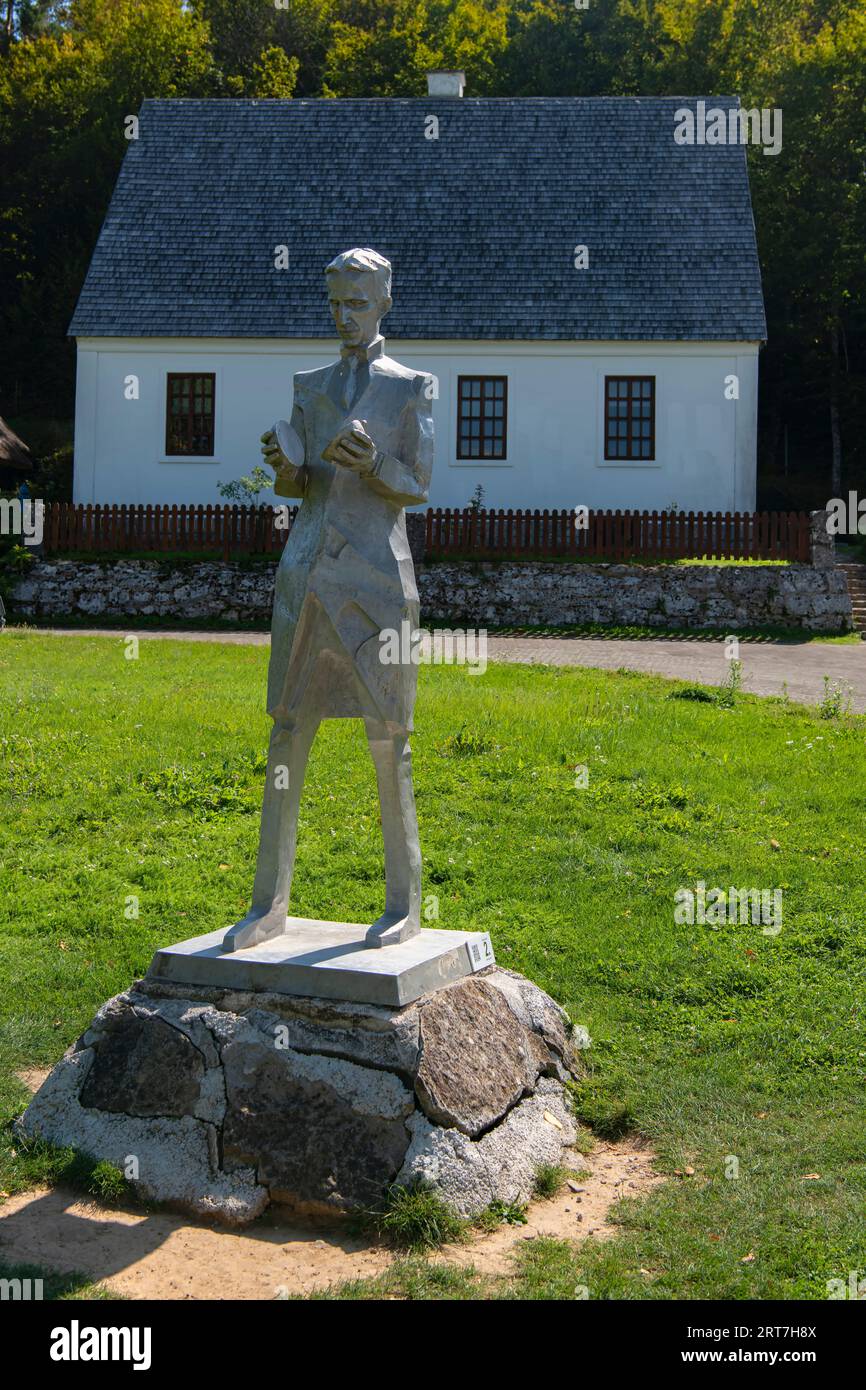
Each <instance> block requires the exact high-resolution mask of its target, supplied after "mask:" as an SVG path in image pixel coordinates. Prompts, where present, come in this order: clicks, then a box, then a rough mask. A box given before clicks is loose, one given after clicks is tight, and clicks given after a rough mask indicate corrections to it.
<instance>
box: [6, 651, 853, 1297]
mask: <svg viewBox="0 0 866 1390" xmlns="http://www.w3.org/2000/svg"><path fill="white" fill-rule="evenodd" d="M124 650H125V647H124V642H123V640H122V638H120V637H118V638H116V639H115V638H84V637H69V638H52V637H47V636H41V635H38V634H33V633H15V632H7V633H6V634H4V635H3V636H2V637H0V747H2V753H3V759H2V764H0V792H2V800H3V806H4V815H3V820H2V831H0V917H2V926H3V930H2V932H0V1068H2V1092H0V1101H2V1109H3V1115H4V1119H5V1120H9V1119H10V1118H11V1117H12V1116H13V1115H14V1114H16V1113H18V1112H19V1111H20V1110H21V1108H22V1107H23V1104H24V1101H25V1099H26V1094H25V1091H24V1088H23V1086H22V1085H21V1084H20V1083H19V1082H18V1081H17V1080H16V1079H15V1077H14V1070H15V1069H16V1068H18V1067H22V1066H27V1065H30V1066H33V1065H40V1064H41V1065H46V1066H47V1065H49V1064H51V1063H53V1062H54V1061H55V1060H56V1059H57V1058H58V1057H59V1055H60V1054H61V1052H62V1051H63V1049H64V1048H65V1047H66V1046H67V1045H68V1044H69V1043H70V1042H71V1041H72V1040H73V1039H74V1038H75V1037H76V1035H77V1034H78V1033H79V1032H80V1031H81V1030H82V1029H83V1028H84V1027H85V1026H86V1025H87V1023H88V1022H89V1020H90V1018H91V1016H92V1014H93V1012H94V1010H95V1009H96V1007H97V1006H98V1005H99V1004H100V1003H101V1002H102V1001H103V1000H104V999H105V998H106V997H107V996H109V995H111V994H113V993H116V992H118V991H119V990H121V989H123V988H125V987H126V986H127V985H128V984H129V983H130V982H131V981H132V980H133V979H134V978H136V977H137V976H140V975H141V974H142V972H143V971H144V970H145V969H146V968H147V965H148V962H149V960H150V957H151V954H152V952H153V950H154V948H155V947H156V946H158V945H161V944H164V943H166V942H170V941H173V940H177V939H180V938H182V937H183V936H188V935H193V934H198V933H201V932H206V931H211V930H214V929H215V928H218V927H220V926H223V925H225V924H226V923H228V922H229V921H230V920H232V918H233V917H235V916H236V915H237V914H238V913H239V912H240V911H241V910H242V909H244V908H245V906H246V904H247V894H248V892H249V888H250V884H251V877H252V863H253V856H254V852H255V845H256V837H257V817H258V805H259V797H260V790H261V782H262V775H263V770H264V751H265V746H266V740H267V734H268V721H267V718H266V716H265V714H264V712H263V700H264V686H265V672H266V666H267V657H268V653H267V650H266V649H265V648H261V647H231V646H220V645H217V644H210V643H207V644H199V643H196V644H195V645H192V644H183V643H172V642H167V641H158V642H149V641H146V640H144V641H142V642H141V646H140V655H139V658H138V660H134V661H129V660H126V659H125V658H124ZM792 659H793V660H795V659H796V657H795V656H794V655H793V651H792ZM681 690H682V687H680V686H677V685H676V684H675V683H672V682H668V681H665V680H662V679H660V678H653V677H645V676H637V675H635V676H630V675H627V674H610V673H603V672H594V671H588V670H578V669H551V668H540V667H525V666H523V667H507V666H500V665H492V666H490V667H489V668H488V670H487V673H486V674H485V675H484V676H471V675H469V674H468V673H467V672H466V671H465V670H464V669H459V668H456V669H455V668H451V669H442V668H435V669H432V668H422V669H421V672H420V686H419V698H418V707H417V713H416V723H417V726H418V732H417V734H416V735H415V739H414V756H415V768H416V783H417V797H418V811H419V818H420V822H421V832H422V847H423V850H424V856H425V889H424V891H425V894H436V895H437V896H438V898H439V903H440V919H439V923H438V925H441V926H444V927H472V928H476V929H481V930H489V931H490V932H491V934H492V937H493V942H494V947H495V950H496V954H497V958H498V960H499V961H500V963H501V964H503V965H507V966H510V967H513V968H514V969H517V970H520V971H523V972H524V973H525V974H527V975H529V976H530V977H531V978H532V979H534V980H536V981H537V982H538V983H539V984H540V985H541V986H542V987H543V988H545V989H547V990H549V991H550V992H551V993H552V994H553V995H555V996H556V997H557V998H558V999H559V1000H561V1002H562V1003H563V1004H564V1005H565V1006H566V1008H567V1009H568V1010H569V1012H570V1013H571V1015H572V1017H573V1018H574V1019H575V1020H576V1021H579V1022H581V1023H584V1024H586V1025H587V1026H588V1028H589V1030H590V1033H591V1035H592V1038H593V1042H594V1046H593V1049H592V1052H591V1054H590V1057H589V1061H590V1070H589V1074H588V1076H587V1078H586V1080H585V1082H584V1084H583V1085H582V1086H581V1087H580V1091H579V1096H578V1104H579V1113H580V1116H581V1118H582V1120H583V1121H584V1123H585V1124H587V1125H589V1126H592V1127H593V1128H594V1129H595V1130H596V1131H597V1132H598V1133H600V1134H602V1135H604V1136H616V1135H619V1134H622V1133H624V1132H626V1131H628V1130H637V1131H640V1132H641V1133H643V1134H645V1135H647V1136H649V1138H650V1139H651V1140H652V1142H653V1144H654V1145H655V1147H656V1149H657V1151H658V1154H659V1163H660V1167H661V1169H662V1170H663V1171H667V1172H670V1173H671V1180H670V1182H669V1183H667V1184H665V1185H664V1186H663V1187H662V1188H659V1189H658V1190H657V1191H656V1192H655V1193H654V1194H653V1195H652V1196H651V1197H650V1198H649V1199H647V1200H645V1201H642V1202H625V1203H623V1204H621V1205H620V1207H619V1208H618V1219H619V1222H620V1227H621V1235H620V1236H619V1238H618V1239H617V1240H616V1241H614V1242H613V1243H608V1244H606V1245H602V1246H596V1245H595V1243H594V1242H593V1241H592V1240H591V1239H590V1240H588V1241H587V1242H586V1243H585V1244H584V1245H583V1246H582V1247H581V1248H580V1250H579V1251H578V1252H577V1253H576V1254H575V1253H573V1252H570V1251H569V1250H568V1248H567V1247H560V1246H556V1245H553V1246H551V1245H550V1243H547V1244H545V1245H543V1246H539V1249H538V1251H537V1253H536V1254H534V1255H529V1254H524V1255H523V1265H522V1266H521V1271H520V1272H519V1275H518V1276H517V1277H516V1280H515V1281H511V1282H510V1283H509V1285H508V1289H507V1290H506V1292H505V1296H518V1297H535V1298H551V1297H552V1298H559V1297H573V1296H574V1295H573V1289H574V1287H575V1285H576V1284H578V1283H580V1284H584V1285H586V1286H587V1287H588V1289H589V1290H590V1296H591V1297H593V1298H599V1297H616V1298H619V1297H629V1298H691V1297H696V1298H703V1297H710V1298H738V1299H747V1298H796V1297H807V1298H816V1299H822V1298H825V1297H826V1281H827V1280H828V1279H830V1278H847V1276H848V1272H849V1271H850V1270H852V1269H861V1270H862V1269H863V1268H864V1267H866V1125H864V1103H863V1100H864V1096H863V1092H864V1075H866V1027H864V1008H866V969H864V960H866V925H864V918H866V875H864V872H863V852H864V850H863V828H864V809H866V790H864V788H866V775H864V774H866V748H864V733H866V721H864V719H863V718H862V717H845V718H841V719H824V718H821V717H819V715H818V714H817V713H816V712H812V711H809V710H806V709H804V708H803V707H801V706H798V705H794V704H788V703H785V702H783V701H781V700H760V699H757V698H754V697H748V696H746V697H743V696H740V697H738V698H737V699H736V701H735V703H734V705H733V707H725V706H724V704H723V703H720V702H719V701H718V700H717V699H712V700H707V701H700V700H696V699H694V698H691V699H682V698H677V695H678V691H681ZM580 764H585V765H586V766H587V767H588V769H589V785H588V787H586V788H584V789H578V788H576V787H575V772H574V769H575V767H576V766H577V765H580ZM335 773H336V775H335ZM774 842H775V846H777V847H774ZM381 874H382V868H381V845H380V838H379V829H378V821H377V804H376V797H375V784H374V778H373V770H372V766H371V765H370V763H369V759H368V756H367V752H366V746H365V742H364V737H363V731H362V729H361V726H360V725H356V724H354V723H338V722H332V723H330V724H327V725H325V726H323V728H322V730H321V731H320V734H319V737H318V739H317V742H316V745H315V747H314V751H313V757H312V761H311V766H310V772H309V777H308V782H307V789H306V794H305V800H304V804H303V807H302V823H301V839H300V848H299V852H298V865H297V872H296V893H295V897H294V900H293V908H294V910H295V911H297V912H299V913H303V914H305V915H310V916H322V917H331V918H338V919H339V918H344V919H345V920H348V921H352V920H357V921H365V920H372V915H375V914H376V913H377V912H378V911H380V910H381V906H382V886H381ZM699 880H703V881H704V882H705V883H706V884H707V885H708V886H716V885H718V886H721V887H725V888H727V887H730V886H732V885H733V886H736V887H755V888H759V889H762V888H763V889H775V888H781V889H782V890H783V895H784V898H783V901H784V910H783V925H782V929H781V931H780V932H779V933H778V935H775V936H772V935H765V934H764V933H763V932H762V930H761V927H760V926H753V925H742V926H739V925H736V926H735V925H724V926H719V927H712V926H707V925H704V926H701V925H694V926H688V925H677V924H676V923H675V920H674V906H675V904H674V894H675V892H676V890H677V889H678V888H681V887H690V886H691V887H694V885H695V883H696V882H697V881H699ZM132 898H136V899H137V900H138V914H139V915H138V916H137V917H135V916H132V915H126V914H127V913H130V912H131V911H132V910H133V909H132V907H131V905H130V900H131V899H132ZM0 1137H2V1150H3V1151H2V1158H0V1188H2V1190H3V1191H5V1192H12V1191H15V1190H20V1189H21V1188H22V1187H26V1186H28V1185H29V1184H32V1183H33V1182H34V1181H36V1180H39V1179H41V1178H44V1177H45V1176H46V1175H49V1176H50V1175H52V1174H56V1172H57V1171H58V1170H57V1166H56V1163H55V1164H54V1166H52V1162H53V1161H52V1159H51V1157H50V1156H48V1155H44V1154H41V1153H38V1152H37V1153H35V1154H29V1153H22V1152H16V1145H15V1141H14V1139H13V1137H12V1135H11V1133H10V1131H9V1129H8V1126H6V1127H5V1128H4V1129H3V1132H2V1136H0ZM732 1160H736V1162H733V1161H732ZM686 1167H689V1168H693V1169H694V1173H693V1175H690V1176H683V1177H676V1176H674V1170H676V1169H679V1170H680V1171H681V1172H682V1171H683V1170H684V1169H685V1168H686ZM734 1172H737V1173H738V1176H736V1177H735V1176H730V1175H731V1174H732V1173H734ZM815 1175H817V1176H815ZM401 1268H402V1272H401V1270H398V1271H396V1272H395V1273H394V1274H393V1275H392V1276H391V1278H392V1281H394V1280H395V1281H397V1283H396V1284H395V1287H396V1286H397V1285H400V1280H401V1279H403V1280H404V1281H405V1280H409V1284H408V1285H406V1286H405V1287H404V1286H403V1285H400V1287H401V1288H403V1292H404V1293H406V1292H408V1293H409V1294H410V1295H411V1290H412V1288H414V1289H416V1291H419V1290H421V1291H423V1290H425V1289H426V1291H427V1292H426V1293H424V1292H421V1293H418V1295H417V1296H430V1297H434V1296H435V1297H443V1296H444V1297H465V1296H479V1289H480V1288H481V1285H479V1284H478V1282H477V1281H473V1279H472V1278H471V1277H468V1276H464V1275H462V1274H461V1275H459V1276H458V1275H456V1274H455V1275H454V1277H453V1279H451V1278H450V1276H447V1275H440V1274H437V1275H435V1277H434V1276H429V1277H428V1276H426V1275H424V1274H423V1272H422V1273H420V1274H419V1273H418V1271H417V1266H416V1264H414V1263H410V1264H409V1265H407V1266H405V1267H401ZM449 1279H450V1282H449ZM413 1281H414V1282H413ZM419 1281H420V1282H419ZM437 1281H438V1282H437ZM410 1285H411V1287H410ZM437 1290H438V1292H437ZM515 1290H516V1291H517V1292H516V1293H515ZM373 1292H374V1291H372V1289H371V1288H367V1289H366V1290H365V1288H364V1286H359V1285H355V1286H352V1288H351V1289H350V1290H347V1291H346V1295H347V1296H351V1297H364V1296H372V1294H373ZM486 1292H490V1293H491V1296H502V1290H501V1289H500V1290H499V1291H498V1292H497V1291H496V1290H492V1291H490V1290H486Z"/></svg>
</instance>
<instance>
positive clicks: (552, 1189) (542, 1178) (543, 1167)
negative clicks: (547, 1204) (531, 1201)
mask: <svg viewBox="0 0 866 1390" xmlns="http://www.w3.org/2000/svg"><path fill="white" fill-rule="evenodd" d="M565 1179H566V1170H565V1168H560V1167H558V1166H557V1164H555V1163H542V1164H540V1165H539V1167H538V1168H536V1170H535V1180H534V1182H533V1184H532V1191H533V1193H534V1195H535V1196H536V1197H542V1198H544V1199H545V1200H546V1201H549V1200H550V1198H551V1197H555V1196H556V1194H557V1192H558V1191H559V1189H560V1188H561V1187H562V1184H563V1183H564V1182H565Z"/></svg>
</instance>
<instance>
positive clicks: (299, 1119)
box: [22, 933, 588, 1224]
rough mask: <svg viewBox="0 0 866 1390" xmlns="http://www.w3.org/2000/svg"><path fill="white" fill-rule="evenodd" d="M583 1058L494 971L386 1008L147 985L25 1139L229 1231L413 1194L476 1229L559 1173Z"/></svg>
mask: <svg viewBox="0 0 866 1390" xmlns="http://www.w3.org/2000/svg"><path fill="white" fill-rule="evenodd" d="M440 934H441V935H446V933H440ZM391 949H392V950H396V949H397V948H391ZM160 954H162V953H160ZM239 954H244V953H239ZM374 954H377V955H378V956H380V957H384V956H387V955H389V954H390V951H384V950H382V951H378V952H374ZM157 959H159V956H158V957H157ZM228 959H229V960H235V961H236V960H237V955H235V956H232V957H229V958H228ZM586 1045H588V1039H587V1038H586V1036H585V1034H583V1033H582V1030H578V1029H573V1028H572V1025H571V1024H570V1023H569V1021H568V1019H567V1018H566V1016H565V1014H564V1013H563V1011H562V1010H561V1009H560V1008H559V1006H558V1005H557V1004H555V1003H554V1001H553V1000H552V999H551V998H550V997H549V996H548V995H546V994H545V993H544V992H543V991H542V990H540V989H538V988H537V987H536V986H535V985H533V984H531V983H530V982H529V981H528V980H526V979H524V978H523V977H522V976H520V975H517V974H514V973H513V972H512V971H509V970H503V969H501V968H500V967H498V966H490V967H488V968H486V969H484V970H482V971H481V972H479V973H475V974H471V975H470V974H468V973H467V974H466V975H465V976H464V978H458V979H456V980H454V981H453V982H452V983H449V984H445V985H444V986H443V987H442V988H438V989H436V990H435V992H432V993H425V994H423V995H422V996H421V997H420V998H418V999H415V1000H413V1001H412V1002H410V1003H407V1004H403V1005H402V1006H390V1007H389V1006H385V1005H381V1004H375V1003H368V1002H352V1001H346V1000H336V999H327V998H322V997H310V996H307V997H304V996H301V995H297V994H295V995H288V994H284V993H278V992H273V991H269V992H265V991H261V990H260V991H258V992H252V991H248V990H242V989H237V988H233V987H232V986H231V985H228V984H226V985H219V984H216V985H215V984H198V985H196V984H184V983H177V982H174V981H172V980H170V979H165V978H160V976H159V975H152V976H149V977H148V978H147V979H146V980H144V981H139V982H138V983H137V984H136V985H134V986H133V987H132V988H131V989H130V990H128V991H127V992H126V993H124V994H120V995H118V996H117V997H116V998H114V999H111V1000H109V1001H108V1003H106V1004H104V1005H103V1007H102V1008H101V1009H100V1010H99V1012H98V1013H97V1015H96V1017H95V1018H94V1020H93V1023H92V1024H91V1026H90V1028H89V1029H88V1030H87V1032H86V1033H85V1034H84V1035H83V1036H82V1037H81V1038H80V1039H79V1040H78V1042H77V1043H76V1044H75V1045H74V1046H73V1047H72V1048H70V1050H69V1051H68V1052H67V1053H66V1055H65V1057H63V1059H62V1060H61V1061H60V1062H59V1063H58V1064H57V1066H56V1067H55V1068H54V1070H53V1072H52V1073H51V1075H50V1076H49V1077H48V1079H47V1080H46V1082H45V1083H44V1085H43V1086H42V1088H41V1090H40V1091H39V1092H38V1094H37V1095H36V1096H35V1097H34V1099H33V1101H32V1102H31V1104H30V1106H29V1108H28V1110H27V1111H26V1114H25V1115H24V1118H23V1121H22V1126H23V1129H24V1130H25V1132H26V1133H27V1134H29V1135H39V1136H41V1137H42V1138H44V1139H46V1140H48V1141H49V1142H51V1143H54V1144H58V1145H72V1146H74V1147H75V1148H77V1149H79V1150H82V1151H84V1152H86V1153H89V1154H91V1155H93V1156H95V1157H97V1158H100V1159H107V1160H109V1161H110V1162H112V1163H114V1164H116V1165H117V1166H118V1167H119V1168H121V1169H123V1170H125V1171H127V1172H129V1171H130V1170H132V1171H134V1172H136V1173H137V1177H136V1178H135V1179H134V1185H135V1187H136V1189H137V1190H138V1192H139V1193H140V1195H141V1196H142V1197H144V1198H145V1199H149V1200H155V1201H160V1202H167V1203H170V1204H172V1205H174V1206H176V1207H179V1208H181V1209H183V1210H186V1211H189V1212H194V1213H199V1214H203V1215H208V1214H210V1215H216V1216H219V1217H220V1218H221V1219H223V1220H225V1221H228V1222H231V1223H236V1224H242V1223H244V1222H247V1221H250V1220H252V1219H253V1218H254V1217H256V1216H258V1215H259V1214H260V1213H261V1212H262V1211H263V1210H264V1209H265V1207H267V1206H268V1204H269V1203H270V1202H287V1203H290V1204H293V1205H295V1206H306V1207H308V1208H313V1209H321V1208H323V1207H325V1208H330V1209H333V1210H337V1211H341V1210H343V1211H344V1210H350V1209H351V1208H353V1207H358V1206H364V1207H367V1206H375V1205H376V1204H377V1203H379V1202H380V1201H381V1199H382V1197H383V1195H384V1193H385V1192H386V1190H387V1188H388V1187H389V1186H390V1185H391V1184H392V1183H395V1182H396V1183H400V1184H412V1183H414V1182H417V1181H423V1182H425V1183H427V1184H429V1185H431V1186H433V1187H434V1188H436V1189H437V1190H438V1191H439V1192H440V1193H441V1195H442V1197H443V1199H444V1200H445V1201H447V1202H448V1203H449V1205H450V1206H452V1207H453V1208H454V1209H455V1210H456V1211H457V1212H459V1213H460V1214H462V1215H465V1216H470V1215H475V1214H477V1213H478V1212H479V1211H482V1210H483V1209H484V1208H485V1207H486V1206H487V1205H488V1204H489V1203H490V1202H491V1201H493V1200H494V1199H497V1198H498V1199H499V1200H501V1201H506V1202H508V1201H515V1200H522V1199H526V1198H527V1197H528V1196H529V1195H530V1194H531V1191H532V1185H533V1179H534V1175H535V1172H536V1170H537V1168H538V1167H539V1165H541V1164H556V1163H558V1162H560V1159H561V1155H562V1153H563V1149H564V1148H565V1147H567V1146H568V1145H569V1144H570V1143H572V1142H573V1140H574V1138H575V1131H574V1126H573V1121H572V1118H571V1107H570V1104H569V1101H568V1097H567V1094H566V1091H565V1083H566V1081H567V1080H568V1078H569V1075H570V1074H571V1073H572V1071H573V1069H574V1066H575V1048H576V1047H579V1046H586ZM132 1160H134V1164H133V1163H132Z"/></svg>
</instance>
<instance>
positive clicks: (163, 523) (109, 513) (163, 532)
mask: <svg viewBox="0 0 866 1390" xmlns="http://www.w3.org/2000/svg"><path fill="white" fill-rule="evenodd" d="M297 512H298V509H297V507H286V508H279V509H278V508H276V507H271V506H262V507H252V506H236V505H229V504H228V503H225V504H223V505H221V506H207V507H205V506H201V505H199V506H195V507H193V506H189V507H187V506H183V507H177V506H174V507H168V506H163V507H160V506H151V505H148V506H137V507H131V506H126V505H124V506H117V505H114V506H99V505H96V506H93V505H90V504H88V505H84V504H82V503H78V504H75V503H73V502H52V503H51V504H50V505H49V506H47V507H46V508H45V519H44V540H45V550H46V552H48V553H50V554H53V555H61V554H64V553H66V554H69V553H71V552H79V553H81V552H85V553H89V552H96V553H99V554H101V553H103V552H105V553H112V554H122V553H123V552H124V551H130V550H134V551H142V550H144V551H166V552H181V553H182V552H184V551H200V552H206V553H213V554H218V555H222V556H223V558H224V559H228V558H229V556H231V555H278V554H279V553H280V551H281V550H282V548H283V546H284V544H285V541H286V537H287V535H288V533H289V530H290V529H291V524H292V522H293V521H294V519H295V517H296V516H297ZM283 520H287V521H288V526H285V527H281V526H280V525H279V523H280V522H281V521H283Z"/></svg>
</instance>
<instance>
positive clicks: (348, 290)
mask: <svg viewBox="0 0 866 1390" xmlns="http://www.w3.org/2000/svg"><path fill="white" fill-rule="evenodd" d="M325 281H326V283H327V286H328V303H329V305H330V309H331V314H332V316H333V319H334V324H335V325H336V329H337V332H338V334H339V335H340V340H341V342H342V343H343V345H344V347H368V346H369V344H370V343H371V342H372V341H373V339H374V338H375V337H376V335H377V334H378V332H379V323H380V321H381V320H382V319H383V318H384V317H385V315H386V314H387V312H388V310H389V309H390V307H391V262H390V261H386V260H385V257H384V256H380V255H379V253H378V251H371V250H370V248H369V247H368V246H356V247H355V248H354V249H353V250H351V251H343V252H341V253H340V255H339V256H335V257H334V259H333V260H332V261H331V264H330V265H327V266H325Z"/></svg>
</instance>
